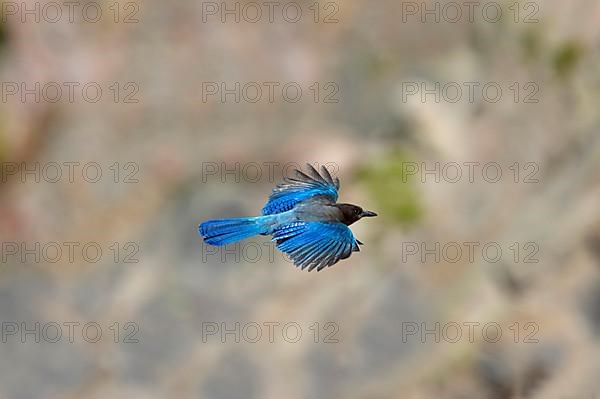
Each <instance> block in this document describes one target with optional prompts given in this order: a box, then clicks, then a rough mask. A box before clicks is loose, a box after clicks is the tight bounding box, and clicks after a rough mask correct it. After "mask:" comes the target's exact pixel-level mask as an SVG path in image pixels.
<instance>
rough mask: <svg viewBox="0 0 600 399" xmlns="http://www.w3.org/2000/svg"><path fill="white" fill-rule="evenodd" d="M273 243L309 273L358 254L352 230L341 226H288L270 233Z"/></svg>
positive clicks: (292, 224)
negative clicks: (353, 253) (355, 252)
mask: <svg viewBox="0 0 600 399" xmlns="http://www.w3.org/2000/svg"><path fill="white" fill-rule="evenodd" d="M273 241H276V242H277V248H278V249H279V250H280V251H282V252H285V253H286V254H288V255H289V257H290V258H291V259H292V261H293V262H294V264H295V265H296V267H300V268H301V269H303V270H304V269H305V268H307V267H308V271H311V270H313V269H315V268H316V269H317V271H320V270H322V269H323V268H325V267H326V266H331V265H333V264H335V263H337V262H338V261H339V260H340V259H346V258H348V257H349V256H350V255H352V252H354V251H360V249H359V248H358V241H357V240H356V239H355V238H354V235H353V234H352V231H351V230H350V229H349V228H348V226H346V225H345V224H343V223H322V222H295V223H290V224H288V225H285V226H282V227H281V228H279V229H277V230H276V231H275V232H274V233H273Z"/></svg>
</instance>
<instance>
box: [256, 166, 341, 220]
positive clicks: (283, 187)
mask: <svg viewBox="0 0 600 399" xmlns="http://www.w3.org/2000/svg"><path fill="white" fill-rule="evenodd" d="M306 166H307V168H308V174H306V173H304V172H302V171H300V170H298V169H296V170H295V175H294V177H289V178H288V177H286V178H284V183H281V184H278V185H277V187H275V188H274V189H273V192H271V195H270V196H269V201H268V202H267V204H266V205H265V206H264V207H263V209H262V214H263V215H273V214H275V213H281V212H285V211H289V210H290V209H292V208H293V207H294V206H296V204H297V203H298V202H300V201H304V200H305V199H308V198H311V197H316V196H322V197H324V198H326V199H328V200H330V201H331V202H336V201H337V199H338V190H339V188H340V181H339V179H338V178H337V177H336V178H335V179H334V178H332V177H331V174H329V171H328V170H327V168H326V167H325V166H321V174H319V172H317V170H316V169H315V168H314V167H313V166H312V165H311V164H306Z"/></svg>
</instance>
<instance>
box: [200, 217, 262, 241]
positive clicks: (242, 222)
mask: <svg viewBox="0 0 600 399" xmlns="http://www.w3.org/2000/svg"><path fill="white" fill-rule="evenodd" d="M265 219H266V218H265V217H264V216H259V217H250V218H237V219H220V220H208V221H206V222H204V223H202V224H200V226H198V232H199V233H200V235H201V236H202V238H204V241H205V242H206V243H207V244H210V245H218V246H220V245H227V244H232V243H234V242H236V241H240V240H243V239H245V238H249V237H252V236H255V235H258V234H265V233H266V232H267V226H266V224H265Z"/></svg>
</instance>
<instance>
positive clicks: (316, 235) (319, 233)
mask: <svg viewBox="0 0 600 399" xmlns="http://www.w3.org/2000/svg"><path fill="white" fill-rule="evenodd" d="M306 166H307V169H308V170H307V173H304V172H302V171H301V170H298V169H296V170H295V171H294V176H293V177H286V178H284V182H283V183H280V184H278V185H277V186H276V187H275V188H274V189H273V191H272V193H271V195H270V196H269V199H268V201H267V204H266V205H265V206H264V207H263V209H262V216H257V217H247V218H237V219H220V220H208V221H206V222H204V223H202V224H200V226H199V227H198V231H199V233H200V235H201V236H202V238H204V241H205V242H206V243H207V244H210V245H216V246H221V245H227V244H232V243H234V242H237V241H240V240H243V239H245V238H249V237H252V236H255V235H259V234H260V235H271V236H272V240H273V241H274V242H275V243H276V247H277V249H279V250H280V251H282V252H284V253H286V254H287V255H288V256H289V257H290V259H291V260H292V261H293V262H294V265H296V267H300V268H301V269H302V270H304V269H306V268H308V271H312V270H313V269H317V271H320V270H322V269H323V268H325V267H329V266H332V265H334V264H336V263H337V262H338V261H339V260H341V259H346V258H348V257H350V255H352V252H357V251H360V249H359V247H358V246H359V244H360V245H362V242H360V241H359V240H357V239H356V238H354V235H353V234H352V231H351V230H350V229H349V228H348V226H350V225H351V224H352V223H354V222H356V221H357V220H359V219H361V218H363V217H372V216H377V214H376V213H375V212H371V211H366V210H363V209H362V208H361V207H360V206H357V205H352V204H342V203H340V204H338V203H337V199H338V191H339V189H340V181H339V179H338V178H337V177H336V178H332V177H331V174H330V173H329V171H328V170H327V168H326V167H324V166H321V173H319V172H318V171H317V170H316V169H315V168H314V167H313V166H312V165H310V164H307V165H306Z"/></svg>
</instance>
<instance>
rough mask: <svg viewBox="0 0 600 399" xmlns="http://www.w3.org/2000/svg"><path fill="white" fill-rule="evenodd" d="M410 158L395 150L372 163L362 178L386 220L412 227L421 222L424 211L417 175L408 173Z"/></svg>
mask: <svg viewBox="0 0 600 399" xmlns="http://www.w3.org/2000/svg"><path fill="white" fill-rule="evenodd" d="M408 162H410V159H408V157H407V156H406V154H405V153H404V152H402V151H395V152H393V153H390V154H388V155H387V156H384V157H382V158H380V159H379V160H378V161H375V162H374V163H372V164H369V165H366V166H363V167H362V168H361V169H360V170H359V172H358V178H359V180H360V181H361V182H363V183H364V184H365V185H366V186H367V188H368V190H369V193H370V194H371V195H372V196H373V197H374V199H375V201H376V203H377V209H376V211H377V212H378V213H379V214H380V215H384V214H385V219H386V220H389V221H392V222H394V223H399V224H404V225H409V224H412V223H415V222H417V221H418V220H419V219H420V218H421V216H422V214H423V209H422V206H421V204H420V201H419V196H418V194H417V191H416V189H415V186H414V178H415V177H414V175H409V174H407V173H406V166H407V163H408Z"/></svg>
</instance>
